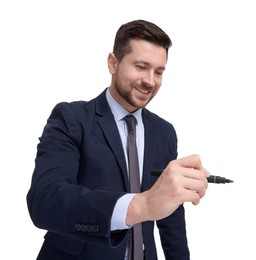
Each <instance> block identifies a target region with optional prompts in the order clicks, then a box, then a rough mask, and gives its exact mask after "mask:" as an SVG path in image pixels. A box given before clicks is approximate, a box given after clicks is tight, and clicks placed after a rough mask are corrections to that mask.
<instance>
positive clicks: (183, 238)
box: [157, 205, 190, 260]
mask: <svg viewBox="0 0 256 260" xmlns="http://www.w3.org/2000/svg"><path fill="white" fill-rule="evenodd" d="M184 215H185V210H184V206H183V205H181V206H180V207H179V208H178V209H177V210H176V211H175V212H174V213H172V214H171V215H170V216H169V217H167V218H164V219H162V220H159V221H157V226H158V229H159V234H160V240H161V244H162V248H163V251H164V255H165V258H166V259H168V260H176V259H179V260H189V259H190V253H189V248H188V241H187V235H186V223H185V216H184Z"/></svg>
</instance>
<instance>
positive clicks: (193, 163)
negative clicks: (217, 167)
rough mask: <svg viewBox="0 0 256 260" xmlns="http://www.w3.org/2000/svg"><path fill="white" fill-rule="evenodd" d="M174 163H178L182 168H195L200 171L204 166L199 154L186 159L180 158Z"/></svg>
mask: <svg viewBox="0 0 256 260" xmlns="http://www.w3.org/2000/svg"><path fill="white" fill-rule="evenodd" d="M173 162H176V163H178V164H179V165H180V166H183V167H186V168H195V169H199V170H203V169H204V168H203V165H202V162H201V158H200V156H199V155H198V154H192V155H189V156H186V157H182V158H179V159H177V160H175V161H173Z"/></svg>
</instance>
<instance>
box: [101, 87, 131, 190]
mask: <svg viewBox="0 0 256 260" xmlns="http://www.w3.org/2000/svg"><path fill="white" fill-rule="evenodd" d="M96 114H97V115H98V124H99V126H100V127H101V129H102V132H103V133H104V135H105V137H106V139H107V142H108V144H109V146H110V148H111V150H112V151H113V153H114V155H115V157H116V161H117V163H118V164H119V166H120V168H121V170H122V174H123V179H124V182H125V187H126V189H127V190H129V181H128V173H127V167H126V161H125V157H124V151H123V146H122V143H121V138H120V135H119V132H118V128H117V125H116V122H115V119H114V116H113V114H112V112H111V110H110V107H109V105H108V103H107V100H106V91H104V92H103V93H102V94H101V95H100V96H99V97H98V98H97V99H96Z"/></svg>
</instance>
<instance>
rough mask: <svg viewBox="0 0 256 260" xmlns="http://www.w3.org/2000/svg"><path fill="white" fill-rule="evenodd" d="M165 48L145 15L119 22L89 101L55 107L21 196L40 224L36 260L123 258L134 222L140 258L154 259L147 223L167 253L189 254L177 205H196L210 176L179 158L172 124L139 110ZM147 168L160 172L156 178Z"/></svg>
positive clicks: (151, 92)
mask: <svg viewBox="0 0 256 260" xmlns="http://www.w3.org/2000/svg"><path fill="white" fill-rule="evenodd" d="M170 47H171V40H170V38H169V37H168V35H167V34H166V33H165V32H164V31H163V30H162V29H160V28H159V27H158V26H157V25H155V24H153V23H151V22H148V21H144V20H134V21H131V22H128V23H126V24H123V25H122V26H121V27H120V28H119V30H118V31H117V33H116V37H115V42H114V48H113V52H112V53H110V54H109V56H108V68H109V72H110V73H111V75H112V80H111V85H110V86H109V87H108V88H107V89H105V90H104V91H103V93H101V94H100V95H99V96H98V97H96V98H95V99H93V100H91V101H89V102H84V101H79V102H71V103H66V102H62V103H60V104H57V105H56V107H55V108H54V109H53V111H52V113H51V115H50V117H49V119H48V121H47V124H46V126H45V128H44V130H43V133H42V136H41V138H40V143H39V144H38V151H37V157H36V161H35V169H34V173H33V177H32V183H31V188H30V190H29V192H28V195H27V202H28V209H29V212H30V215H31V218H32V220H33V222H34V224H35V225H36V226H37V227H38V228H42V229H45V230H48V232H47V233H46V236H45V241H44V244H43V246H42V248H41V250H40V253H39V255H38V258H37V259H38V260H58V259H59V260H71V259H73V260H75V259H77V260H78V259H89V260H103V259H108V260H115V259H122V260H123V259H128V257H131V255H130V253H129V248H130V239H131V235H130V233H131V231H132V230H133V228H134V227H135V225H137V224H138V225H139V223H142V233H143V248H144V252H143V254H144V259H146V260H156V259H157V252H156V246H155V242H154V222H155V221H156V223H157V226H158V228H159V232H160V237H161V243H162V247H163V250H164V254H165V257H166V259H169V260H178V259H179V260H181V259H183V260H188V259H189V249H188V244H187V237H186V228H185V214H184V208H183V203H184V202H192V203H193V204H198V203H199V201H200V199H201V198H202V197H203V196H204V195H205V192H206V189H207V179H206V177H207V176H209V173H208V172H207V171H206V170H205V169H204V168H203V166H202V163H201V160H200V157H199V156H198V155H191V156H187V157H184V158H180V159H177V137H176V133H175V129H174V127H173V126H172V125H171V124H170V123H168V122H167V121H165V120H164V119H162V118H160V117H158V116H157V115H155V114H153V113H151V112H150V111H148V110H147V109H146V108H145V106H146V105H147V104H148V103H149V102H150V100H151V99H152V98H153V97H154V96H155V95H156V93H157V92H158V90H159V88H160V86H161V84H162V76H163V73H164V70H165V66H166V62H167V58H168V49H169V48H170ZM130 114H132V115H133V116H134V117H135V118H136V120H137V125H136V133H137V140H136V141H137V148H138V157H139V169H140V183H141V192H138V193H131V192H130V187H129V174H131V173H129V169H128V166H127V165H128V160H129V158H128V155H127V134H128V133H127V126H126V123H125V121H124V118H125V116H127V115H130ZM153 169H162V170H163V173H162V174H161V176H160V177H159V178H157V177H154V176H151V174H150V172H151V171H152V170H153ZM130 259H131V258H130ZM134 260H137V259H134Z"/></svg>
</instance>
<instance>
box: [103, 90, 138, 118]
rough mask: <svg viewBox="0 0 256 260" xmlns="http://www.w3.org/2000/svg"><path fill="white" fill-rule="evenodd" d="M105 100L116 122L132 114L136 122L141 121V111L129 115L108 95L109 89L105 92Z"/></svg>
mask: <svg viewBox="0 0 256 260" xmlns="http://www.w3.org/2000/svg"><path fill="white" fill-rule="evenodd" d="M106 98H107V101H108V104H109V106H110V109H111V112H112V113H113V115H114V117H115V119H116V120H117V121H120V120H122V119H123V118H124V117H125V116H127V115H129V114H132V115H134V116H135V117H136V119H137V121H141V111H142V109H141V108H140V109H138V110H136V111H135V112H134V113H129V112H128V111H127V110H126V109H125V108H124V107H122V106H121V105H120V104H119V103H118V102H117V101H116V100H115V99H114V98H113V97H112V96H111V94H110V91H109V88H108V89H107V91H106Z"/></svg>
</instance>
